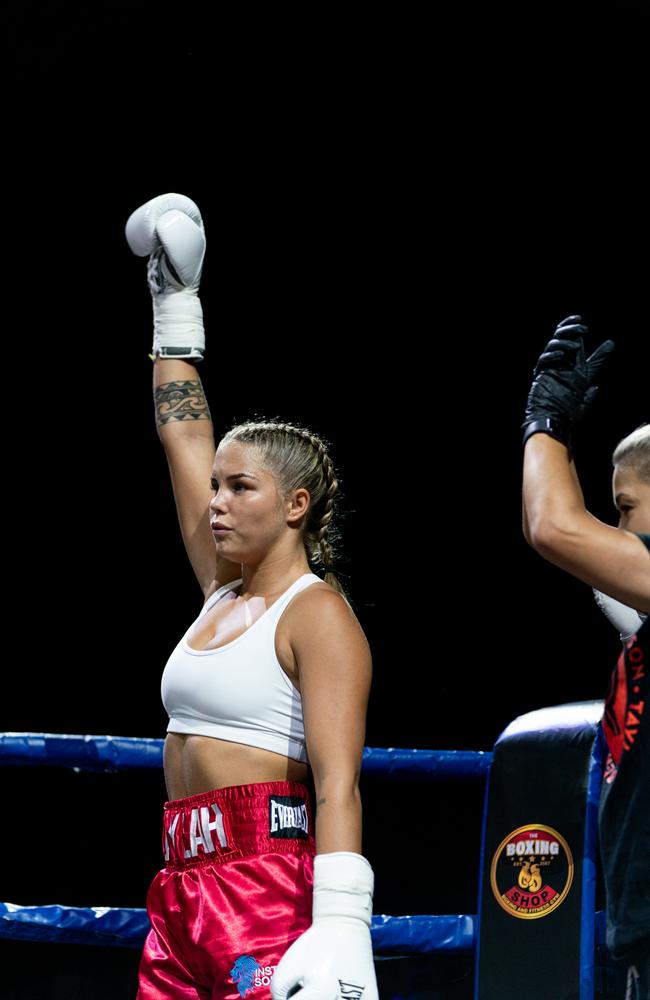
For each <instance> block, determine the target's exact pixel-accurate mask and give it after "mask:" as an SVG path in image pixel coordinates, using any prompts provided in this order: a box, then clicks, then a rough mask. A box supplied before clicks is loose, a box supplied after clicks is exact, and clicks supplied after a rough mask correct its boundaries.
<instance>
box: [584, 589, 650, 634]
mask: <svg viewBox="0 0 650 1000" xmlns="http://www.w3.org/2000/svg"><path fill="white" fill-rule="evenodd" d="M592 590H593V592H594V597H595V598H596V604H597V605H598V607H599V608H600V610H601V611H602V612H603V614H604V615H605V617H606V618H609V620H610V622H611V623H612V625H613V626H614V628H615V629H616V630H617V631H618V634H619V635H620V637H621V642H627V641H628V639H631V638H632V636H633V635H636V633H637V632H638V631H639V629H640V628H641V626H642V625H643V623H644V621H645V619H646V618H647V617H648V616H647V615H645V614H643V613H642V612H639V611H635V610H634V608H628V606H627V604H622V603H621V602H620V601H617V600H616V598H614V597H610V596H609V595H608V594H603V593H602V591H600V590H596V589H595V587H592Z"/></svg>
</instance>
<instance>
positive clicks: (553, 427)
mask: <svg viewBox="0 0 650 1000" xmlns="http://www.w3.org/2000/svg"><path fill="white" fill-rule="evenodd" d="M521 428H522V430H523V432H524V436H523V439H522V444H526V441H527V440H528V438H529V437H532V435H533V434H538V433H542V434H549V435H550V436H551V437H552V438H555V440H556V441H559V442H560V443H561V444H563V445H565V446H566V447H567V448H568V450H569V454H571V439H570V434H569V428H568V426H567V425H566V424H564V423H562V422H561V421H560V420H558V419H557V417H538V418H537V419H536V420H528V421H526V422H525V423H523V424H522V425H521Z"/></svg>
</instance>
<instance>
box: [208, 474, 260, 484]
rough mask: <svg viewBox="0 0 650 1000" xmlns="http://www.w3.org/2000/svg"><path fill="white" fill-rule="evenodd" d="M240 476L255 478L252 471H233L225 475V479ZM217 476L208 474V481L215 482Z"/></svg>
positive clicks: (239, 477)
mask: <svg viewBox="0 0 650 1000" xmlns="http://www.w3.org/2000/svg"><path fill="white" fill-rule="evenodd" d="M242 476H246V477H247V478H248V479H257V476H254V475H253V473H252V472H233V474H232V476H226V479H227V480H230V479H241V477H242ZM216 481H217V477H216V476H215V475H212V476H210V482H211V483H216Z"/></svg>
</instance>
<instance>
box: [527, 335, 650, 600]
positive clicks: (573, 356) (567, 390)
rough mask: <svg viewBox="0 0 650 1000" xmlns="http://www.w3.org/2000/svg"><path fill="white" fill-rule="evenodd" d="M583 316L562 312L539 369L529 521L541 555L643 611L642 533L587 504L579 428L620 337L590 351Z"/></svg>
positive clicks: (530, 446) (531, 431) (648, 589)
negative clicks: (575, 453)
mask: <svg viewBox="0 0 650 1000" xmlns="http://www.w3.org/2000/svg"><path fill="white" fill-rule="evenodd" d="M586 333H587V327H586V326H585V325H584V324H583V323H582V317H580V316H569V317H568V318H567V319H565V320H562V322H561V323H560V324H559V325H558V327H557V329H556V331H555V337H554V338H553V339H552V340H551V341H549V343H548V344H547V345H546V348H545V350H544V353H543V354H542V355H541V356H540V358H539V360H538V362H537V365H536V367H535V371H534V373H533V374H534V380H533V384H532V386H531V389H530V392H529V394H528V402H527V406H526V419H525V421H524V428H525V429H524V449H525V450H524V469H523V528H524V534H525V536H526V539H527V541H528V542H529V544H530V545H532V546H533V548H534V549H536V551H537V552H539V553H540V555H542V556H544V558H545V559H548V561H549V562H552V563H554V564H555V565H556V566H559V567H560V568H561V569H564V570H566V572H567V573H571V574H572V575H573V576H575V577H577V578H578V579H579V580H582V581H583V582H584V583H587V584H589V585H590V586H592V587H595V588H597V589H598V590H600V591H603V593H605V594H608V595H609V596H610V597H614V598H615V599H616V600H619V601H622V602H623V603H624V604H626V605H629V606H630V607H632V608H635V609H636V610H637V611H650V553H649V552H648V550H647V549H646V547H645V545H644V544H643V542H642V541H641V539H640V538H638V537H637V536H636V535H635V534H633V533H632V532H629V531H624V530H622V529H619V528H613V527H612V526H611V525H609V524H604V523H603V522H602V521H599V520H598V518H596V517H594V516H593V515H592V514H590V513H589V511H587V510H586V508H585V502H584V498H583V495H582V489H581V487H580V483H579V481H578V476H577V473H576V470H575V466H574V465H573V462H572V460H571V455H570V447H571V445H570V442H571V431H572V428H573V426H574V425H575V424H576V422H577V421H578V420H579V419H580V417H581V416H582V414H583V413H584V412H585V410H586V409H588V407H589V405H590V404H591V402H592V400H593V398H594V396H595V394H596V391H597V384H596V383H597V380H598V378H599V375H600V371H601V368H602V366H603V364H604V362H605V360H606V358H607V356H608V355H609V354H610V353H611V351H612V349H613V347H614V344H613V342H612V341H610V340H608V341H605V343H603V344H601V345H600V347H598V348H597V349H596V350H595V351H594V352H593V354H592V355H591V356H590V357H589V358H586V357H585V350H584V341H583V337H584V335H585V334H586Z"/></svg>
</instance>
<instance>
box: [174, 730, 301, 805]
mask: <svg viewBox="0 0 650 1000" xmlns="http://www.w3.org/2000/svg"><path fill="white" fill-rule="evenodd" d="M163 766H164V770H165V783H166V786H167V798H168V799H169V800H170V801H171V800H173V799H182V798H186V797H187V796H188V795H199V794H201V792H209V791H212V789H214V788H226V787H228V786H229V785H248V784H251V783H252V782H255V781H303V782H304V781H306V780H307V776H308V771H309V768H308V765H307V764H305V763H303V762H301V761H298V760H293V759H292V758H289V757H283V756H282V754H279V753H273V752H272V751H271V750H262V749H260V748H259V747H250V746H246V745H245V744H243V743H233V742H232V741H230V740H219V739H215V738H214V737H212V736H195V735H192V734H186V733H167V736H166V738H165V745H164V749H163Z"/></svg>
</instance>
